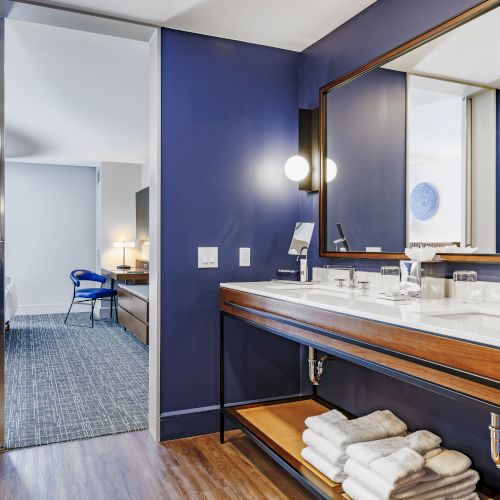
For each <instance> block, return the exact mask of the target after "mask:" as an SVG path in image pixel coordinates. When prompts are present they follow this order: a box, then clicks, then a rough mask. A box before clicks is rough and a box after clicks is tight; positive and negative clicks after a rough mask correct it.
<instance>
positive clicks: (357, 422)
mask: <svg viewBox="0 0 500 500" xmlns="http://www.w3.org/2000/svg"><path fill="white" fill-rule="evenodd" d="M406 429H407V427H406V424H405V423H404V422H403V421H402V420H400V419H399V418H398V417H396V415H394V414H393V413H392V412H391V411H389V410H382V411H380V410H379V411H374V412H373V413H370V414H369V415H365V416H364V417H359V418H356V419H353V420H341V421H338V422H335V423H330V422H328V423H325V425H322V426H321V428H320V429H319V430H318V431H317V432H319V434H321V435H322V436H323V437H324V438H325V439H327V440H328V441H330V443H332V444H333V445H334V446H335V447H337V448H339V449H343V448H345V447H346V446H348V445H350V444H352V443H360V442H362V441H373V440H375V439H384V438H387V437H392V436H400V435H401V434H403V433H404V432H406Z"/></svg>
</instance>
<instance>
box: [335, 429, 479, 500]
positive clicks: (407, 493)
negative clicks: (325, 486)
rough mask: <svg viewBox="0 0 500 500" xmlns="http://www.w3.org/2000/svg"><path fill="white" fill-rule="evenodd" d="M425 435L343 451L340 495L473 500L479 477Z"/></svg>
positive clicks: (360, 499)
mask: <svg viewBox="0 0 500 500" xmlns="http://www.w3.org/2000/svg"><path fill="white" fill-rule="evenodd" d="M440 444H441V438H439V437H438V436H436V435H435V434H433V433H432V432H429V431H416V432H413V433H411V434H408V435H407V436H404V437H393V438H389V439H381V440H372V441H370V442H365V443H357V444H352V445H350V446H349V447H348V448H347V455H348V457H349V459H348V460H347V462H346V464H345V468H344V472H345V474H346V475H347V476H348V478H347V479H346V480H345V481H344V482H343V485H342V486H343V489H344V491H345V492H346V493H347V494H348V495H349V496H350V497H351V498H353V499H354V500H389V499H391V500H393V499H397V500H410V499H411V500H448V499H453V500H475V499H477V498H478V496H477V493H475V490H476V483H477V482H478V480H479V474H478V473H477V472H476V471H475V470H472V469H470V466H471V461H470V459H469V458H468V457H466V456H465V455H464V454H463V453H460V452H458V451H453V450H446V449H444V448H440V447H439V446H440Z"/></svg>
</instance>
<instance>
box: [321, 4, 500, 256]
mask: <svg viewBox="0 0 500 500" xmlns="http://www.w3.org/2000/svg"><path fill="white" fill-rule="evenodd" d="M499 6H500V0H483V1H482V2H481V3H479V4H477V5H475V6H474V7H471V8H470V9H467V10H465V11H463V12H462V13H460V14H458V15H456V16H455V17H452V18H451V19H448V20H447V21H445V22H444V23H442V24H439V25H438V26H435V27H434V28H431V29H430V30H428V31H426V32H425V33H423V34H421V35H418V36H417V37H415V38H413V39H411V40H409V41H407V42H405V43H403V44H401V45H399V46H398V47H396V48H395V49H392V50H390V51H388V52H386V53H385V54H382V55H381V56H378V57H376V58H375V59H372V60H371V61H369V62H368V63H366V64H363V65H362V66H360V67H359V68H357V69H355V70H353V71H350V72H349V73H346V74H345V75H343V76H341V77H339V78H336V79H335V80H333V81H331V82H330V83H328V84H326V85H324V86H323V87H321V89H320V92H319V102H320V107H319V130H320V137H319V149H320V161H321V181H320V189H319V238H320V256H321V257H336V258H342V259H390V260H404V259H407V257H406V255H405V254H404V253H396V252H390V253H389V252H332V251H329V250H328V249H327V230H326V219H327V214H326V213H325V211H326V196H327V194H326V189H325V186H326V183H325V182H324V179H325V171H324V170H325V144H326V127H325V114H326V113H325V111H326V95H327V93H328V92H329V91H330V90H332V89H334V88H335V87H338V86H340V85H344V84H346V83H348V82H350V81H351V80H354V79H355V78H358V77H359V76H362V75H364V74H365V73H368V72H369V71H371V70H372V69H375V68H378V67H381V66H383V65H384V64H387V63H388V62H390V61H392V60H394V59H396V58H398V57H400V56H402V55H404V54H406V53H407V52H410V51H411V50H413V49H415V48H417V47H419V46H421V45H424V44H425V43H427V42H429V41H431V40H433V39H434V38H437V37H439V36H441V35H443V34H444V33H447V32H448V31H451V30H453V29H455V28H458V27H459V26H462V25H463V24H465V23H467V22H469V21H472V20H473V19H475V18H476V17H479V16H481V15H483V14H485V13H486V12H488V11H490V10H492V9H494V8H496V7H499ZM435 260H437V261H448V262H483V263H487V262H490V263H495V262H497V263H500V254H499V253H497V254H460V253H453V254H436V257H435Z"/></svg>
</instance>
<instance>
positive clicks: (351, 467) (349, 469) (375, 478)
mask: <svg viewBox="0 0 500 500" xmlns="http://www.w3.org/2000/svg"><path fill="white" fill-rule="evenodd" d="M344 472H345V473H346V474H347V475H348V476H349V477H352V478H353V479H355V480H356V481H358V482H360V483H362V484H364V485H366V486H367V487H369V488H371V489H372V490H374V491H376V492H377V493H378V495H379V497H380V498H391V495H393V494H394V493H395V492H397V491H400V490H403V489H406V488H409V487H410V486H413V485H415V484H417V483H418V481H419V480H420V479H421V478H422V476H423V475H424V471H423V469H421V470H419V471H418V472H415V473H414V474H410V475H408V476H406V477H404V478H403V479H400V480H398V481H396V482H394V483H390V482H388V481H387V480H386V478H385V477H382V476H380V474H377V473H375V472H373V471H372V470H371V469H370V468H369V467H367V466H366V465H363V464H360V463H359V462H358V461H356V460H354V459H352V458H350V459H349V460H347V462H346V464H345V467H344Z"/></svg>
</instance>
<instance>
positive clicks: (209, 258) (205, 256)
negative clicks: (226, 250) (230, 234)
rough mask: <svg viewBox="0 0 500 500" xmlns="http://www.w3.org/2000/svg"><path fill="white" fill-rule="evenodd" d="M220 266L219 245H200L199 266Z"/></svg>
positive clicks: (203, 267) (205, 267) (204, 267)
mask: <svg viewBox="0 0 500 500" xmlns="http://www.w3.org/2000/svg"><path fill="white" fill-rule="evenodd" d="M214 267H219V248H218V247H198V268H200V269H207V268H214Z"/></svg>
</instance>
